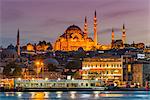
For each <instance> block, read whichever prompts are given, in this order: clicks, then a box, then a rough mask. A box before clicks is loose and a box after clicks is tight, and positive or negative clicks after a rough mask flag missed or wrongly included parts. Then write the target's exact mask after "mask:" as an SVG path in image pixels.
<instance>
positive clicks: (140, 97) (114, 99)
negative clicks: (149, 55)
mask: <svg viewBox="0 0 150 100" xmlns="http://www.w3.org/2000/svg"><path fill="white" fill-rule="evenodd" d="M28 99H30V100H55V99H57V100H98V99H99V100H126V99H128V100H150V91H69V92H62V91H57V92H0V100H28Z"/></svg>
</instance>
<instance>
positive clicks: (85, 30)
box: [84, 16, 88, 35]
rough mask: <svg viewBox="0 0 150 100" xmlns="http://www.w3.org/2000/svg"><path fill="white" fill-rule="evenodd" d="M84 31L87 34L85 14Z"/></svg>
mask: <svg viewBox="0 0 150 100" xmlns="http://www.w3.org/2000/svg"><path fill="white" fill-rule="evenodd" d="M84 33H86V35H87V34H88V27H87V18H86V16H85V20H84Z"/></svg>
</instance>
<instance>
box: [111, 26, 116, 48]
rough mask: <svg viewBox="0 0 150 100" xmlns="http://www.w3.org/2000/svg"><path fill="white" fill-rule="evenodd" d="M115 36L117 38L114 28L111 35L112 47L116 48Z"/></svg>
mask: <svg viewBox="0 0 150 100" xmlns="http://www.w3.org/2000/svg"><path fill="white" fill-rule="evenodd" d="M114 36H115V33H114V29H113V28H112V33H111V40H112V41H111V47H113V46H114V41H115V40H114Z"/></svg>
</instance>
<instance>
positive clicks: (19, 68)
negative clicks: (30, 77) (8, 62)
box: [13, 66, 22, 77]
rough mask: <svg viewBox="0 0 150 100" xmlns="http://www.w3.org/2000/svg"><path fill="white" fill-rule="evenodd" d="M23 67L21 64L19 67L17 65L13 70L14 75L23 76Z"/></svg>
mask: <svg viewBox="0 0 150 100" xmlns="http://www.w3.org/2000/svg"><path fill="white" fill-rule="evenodd" d="M21 73H22V68H21V67H19V66H17V67H15V70H14V71H13V76H17V77H18V76H21V75H22V74H21Z"/></svg>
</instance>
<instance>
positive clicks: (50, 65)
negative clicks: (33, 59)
mask: <svg viewBox="0 0 150 100" xmlns="http://www.w3.org/2000/svg"><path fill="white" fill-rule="evenodd" d="M46 67H47V68H48V71H56V69H57V67H56V66H55V65H53V64H47V65H46Z"/></svg>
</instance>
